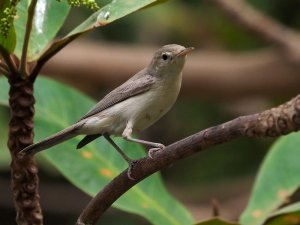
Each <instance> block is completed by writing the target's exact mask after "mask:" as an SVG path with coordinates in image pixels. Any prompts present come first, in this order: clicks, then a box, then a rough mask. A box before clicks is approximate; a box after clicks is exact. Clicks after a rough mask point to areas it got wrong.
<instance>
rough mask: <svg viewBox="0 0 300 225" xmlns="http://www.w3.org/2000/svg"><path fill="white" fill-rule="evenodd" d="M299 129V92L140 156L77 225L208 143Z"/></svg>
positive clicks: (92, 221)
mask: <svg viewBox="0 0 300 225" xmlns="http://www.w3.org/2000/svg"><path fill="white" fill-rule="evenodd" d="M299 129H300V95H298V96H296V97H295V98H293V99H292V100H290V101H289V102H286V103H285V104H283V105H280V106H278V107H277V108H272V109H269V110H266V111H264V112H262V113H257V114H253V115H248V116H242V117H238V118H236V119H233V120H231V121H229V122H227V123H223V124H221V125H218V126H215V127H211V128H208V129H206V130H203V131H200V132H199V133H196V134H194V135H191V136H189V137H187V138H185V139H182V140H180V141H178V142H176V143H173V144H171V145H169V146H167V147H166V148H165V149H164V150H162V151H159V152H157V154H155V156H154V158H153V159H151V158H142V159H140V160H137V162H136V164H135V166H134V168H133V169H132V176H133V177H134V178H135V180H130V179H129V178H128V176H127V173H126V171H123V172H122V173H121V174H120V175H119V176H117V177H116V178H115V179H113V180H112V181H111V182H110V183H109V184H108V185H107V186H106V187H104V189H102V190H101V191H100V192H99V193H98V194H97V195H96V196H95V197H94V198H93V199H92V200H91V201H90V202H89V204H88V205H87V206H86V208H85V209H84V210H83V211H82V213H81V215H80V217H79V218H78V220H77V223H76V225H84V224H89V225H94V224H96V222H97V220H98V219H99V218H100V217H101V216H102V215H103V213H104V212H105V211H106V210H107V209H108V208H109V207H110V206H111V205H112V204H113V203H114V202H115V201H116V200H117V199H118V198H119V197H120V196H121V195H123V194H124V193H125V192H126V191H128V190H129V189H130V188H131V187H133V186H134V185H135V184H137V183H138V182H140V181H141V180H143V179H145V178H146V177H148V176H149V175H151V174H152V173H154V172H156V171H159V170H161V169H163V168H165V167H167V166H168V165H170V164H172V163H174V162H175V161H177V160H179V159H182V158H186V157H188V156H191V155H193V154H195V153H197V152H200V151H203V150H205V149H208V148H209V147H212V146H215V145H219V144H222V143H224V142H228V141H231V140H233V139H236V138H239V137H277V136H280V135H284V134H288V133H290V132H293V131H297V130H299Z"/></svg>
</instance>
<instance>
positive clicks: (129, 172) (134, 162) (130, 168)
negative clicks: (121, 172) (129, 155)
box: [127, 160, 137, 180]
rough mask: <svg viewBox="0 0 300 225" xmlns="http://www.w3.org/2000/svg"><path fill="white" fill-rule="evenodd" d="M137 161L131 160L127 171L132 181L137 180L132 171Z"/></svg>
mask: <svg viewBox="0 0 300 225" xmlns="http://www.w3.org/2000/svg"><path fill="white" fill-rule="evenodd" d="M136 162H137V160H131V161H130V162H128V170H127V176H128V178H129V179H130V180H135V178H134V177H133V176H132V169H133V167H134V165H135V164H136Z"/></svg>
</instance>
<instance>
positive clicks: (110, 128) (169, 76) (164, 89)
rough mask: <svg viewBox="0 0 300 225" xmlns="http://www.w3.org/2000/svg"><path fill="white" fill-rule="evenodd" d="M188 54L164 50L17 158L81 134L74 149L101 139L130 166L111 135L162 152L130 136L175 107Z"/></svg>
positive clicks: (185, 50)
mask: <svg viewBox="0 0 300 225" xmlns="http://www.w3.org/2000/svg"><path fill="white" fill-rule="evenodd" d="M191 50H192V48H185V47H183V46H180V45H175V44H172V45H166V46H163V47H162V48H160V49H159V50H158V51H157V52H156V53H155V54H154V57H153V59H152V61H151V63H150V64H149V66H148V67H146V68H145V69H143V70H141V71H140V72H138V73H137V74H135V75H134V76H133V77H131V78H130V79H129V80H127V81H126V82H125V83H124V84H122V85H121V86H119V87H117V88H116V89H114V90H113V91H112V92H110V93H109V94H107V95H106V96H105V97H104V98H103V99H102V100H101V101H99V102H98V103H97V104H96V105H95V107H93V108H92V109H91V110H90V111H88V112H87V114H85V115H84V116H83V117H82V118H81V119H80V120H79V121H78V122H76V123H75V124H73V125H71V126H70V127H68V128H66V129H64V130H62V131H60V132H58V133H56V134H54V135H52V136H50V137H48V138H46V139H44V140H42V141H40V142H38V143H37V144H33V145H30V146H28V147H27V148H25V149H23V150H22V151H21V152H20V154H21V155H22V156H25V155H29V154H34V153H37V152H39V151H42V150H44V149H47V148H50V147H52V146H54V145H57V144H59V143H61V142H63V141H66V140H68V139H70V138H72V137H74V136H77V135H80V134H85V135H87V136H85V137H84V138H83V139H82V141H80V142H79V144H78V145H77V148H81V147H83V146H85V145H86V144H88V143H90V142H91V141H93V140H95V139H96V138H98V137H100V136H101V135H103V136H104V137H105V138H106V139H107V140H108V141H109V142H110V143H112V144H113V146H114V147H115V148H116V149H117V150H118V152H119V153H120V154H121V155H122V157H124V159H125V160H127V161H128V162H129V163H131V160H130V159H129V158H128V157H127V156H126V155H125V154H124V153H123V152H121V150H120V149H119V148H118V147H117V146H116V145H115V144H114V143H113V141H112V139H110V137H109V136H110V135H117V136H122V137H123V138H125V139H126V140H128V141H133V142H137V143H141V144H145V145H149V146H151V147H153V148H152V149H150V152H149V153H152V152H153V151H156V150H159V149H162V148H164V145H162V144H160V143H154V142H148V141H144V140H140V139H134V138H132V137H131V135H132V133H134V132H138V131H140V130H143V129H145V128H147V127H149V126H150V125H152V124H153V123H154V122H156V121H157V120H158V119H159V118H160V117H162V116H163V115H164V114H165V113H166V112H167V111H168V110H169V109H170V108H171V106H172V105H173V104H174V102H175V101H176V99H177V96H178V93H179V90H180V86H181V74H182V69H183V66H184V63H185V58H186V54H187V53H189V52H190V51H191ZM150 156H151V154H150Z"/></svg>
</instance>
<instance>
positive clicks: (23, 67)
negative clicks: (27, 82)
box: [19, 0, 37, 78]
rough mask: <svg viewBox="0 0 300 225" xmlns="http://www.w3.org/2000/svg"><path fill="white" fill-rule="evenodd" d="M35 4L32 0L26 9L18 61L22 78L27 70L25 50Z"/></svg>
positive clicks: (34, 0) (35, 0) (26, 49)
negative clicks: (25, 20)
mask: <svg viewBox="0 0 300 225" xmlns="http://www.w3.org/2000/svg"><path fill="white" fill-rule="evenodd" d="M36 4H37V0H32V1H31V3H30V5H29V9H28V17H27V23H26V30H25V37H24V42H23V48H22V56H21V62H20V68H19V70H20V74H21V76H22V77H23V78H25V77H26V75H27V73H28V71H27V52H28V45H29V39H30V33H31V30H32V21H33V17H34V10H35V6H36Z"/></svg>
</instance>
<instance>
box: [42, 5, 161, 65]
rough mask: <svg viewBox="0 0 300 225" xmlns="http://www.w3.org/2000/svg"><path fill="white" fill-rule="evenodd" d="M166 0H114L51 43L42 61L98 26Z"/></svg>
mask: <svg viewBox="0 0 300 225" xmlns="http://www.w3.org/2000/svg"><path fill="white" fill-rule="evenodd" d="M165 1H166V0H131V1H124V0H113V1H110V3H108V4H106V5H105V6H104V7H102V8H101V9H100V10H98V11H97V12H95V13H94V14H92V15H91V16H90V17H89V18H88V19H86V20H85V21H84V22H83V23H81V24H80V25H79V26H78V27H76V28H75V29H74V30H72V31H71V32H70V33H69V34H68V35H66V36H65V37H64V38H61V39H59V40H57V41H55V42H53V44H52V45H51V47H50V48H48V49H47V50H46V51H45V52H44V54H43V55H42V56H41V59H40V60H41V61H44V59H45V58H46V59H48V58H49V57H50V56H52V55H54V54H55V53H56V52H58V51H59V50H60V49H62V48H63V47H64V46H65V45H67V44H68V43H69V42H71V41H72V40H74V39H76V38H77V37H78V36H80V35H82V34H85V33H87V32H89V31H91V30H93V29H95V28H97V27H100V26H105V25H107V24H109V23H111V22H113V21H115V20H117V19H120V18H122V17H124V16H126V15H128V14H130V13H132V12H135V11H137V10H139V9H142V8H144V7H146V6H148V5H154V4H155V3H157V4H158V3H162V2H165Z"/></svg>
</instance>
